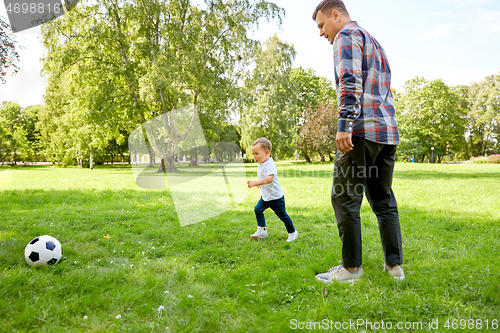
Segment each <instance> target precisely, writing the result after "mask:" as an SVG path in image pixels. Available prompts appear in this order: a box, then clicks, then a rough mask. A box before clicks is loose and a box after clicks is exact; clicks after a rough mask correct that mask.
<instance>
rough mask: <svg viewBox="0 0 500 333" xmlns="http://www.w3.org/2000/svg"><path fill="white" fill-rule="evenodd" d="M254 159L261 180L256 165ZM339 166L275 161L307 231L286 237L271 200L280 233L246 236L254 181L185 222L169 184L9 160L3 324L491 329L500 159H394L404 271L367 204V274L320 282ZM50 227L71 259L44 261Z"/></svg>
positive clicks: (2, 199)
mask: <svg viewBox="0 0 500 333" xmlns="http://www.w3.org/2000/svg"><path fill="white" fill-rule="evenodd" d="M246 168H247V174H248V177H249V178H250V179H253V178H256V164H249V165H246ZM332 169H333V165H332V164H324V165H319V164H315V165H305V164H299V165H298V166H296V165H295V164H293V163H287V162H283V163H279V164H278V170H279V173H280V175H279V180H280V183H281V184H282V186H283V188H284V191H285V196H286V202H287V210H288V213H289V214H290V216H291V217H292V219H293V221H294V224H295V226H296V228H297V230H298V231H299V233H300V236H299V239H298V241H297V242H294V243H286V242H285V239H286V237H287V233H286V229H285V227H284V225H283V224H282V222H281V221H280V220H279V219H278V218H277V217H276V216H274V214H273V213H272V211H270V210H269V211H266V218H267V221H268V223H267V224H268V229H269V235H270V237H269V238H268V239H265V240H261V241H252V240H250V239H249V237H248V236H249V235H250V234H251V233H253V232H254V231H255V226H256V221H255V217H254V213H253V207H254V205H255V204H256V202H257V200H258V198H259V196H260V194H259V193H260V192H259V191H258V190H256V189H249V190H248V196H247V198H246V199H245V201H244V202H243V203H241V204H239V205H237V206H236V207H235V208H233V209H232V210H230V211H227V212H225V213H223V214H221V215H219V216H217V217H213V218H211V219H208V220H206V221H203V222H201V223H196V224H193V225H189V226H186V227H180V224H179V221H178V219H177V215H176V214H175V210H174V202H173V200H172V197H171V196H170V194H169V192H168V191H164V190H143V189H140V188H138V187H136V186H135V184H134V179H133V176H132V171H131V169H130V168H129V167H128V166H122V167H116V166H115V167H106V168H104V167H101V168H97V169H95V170H93V171H90V170H81V169H72V168H66V169H62V168H54V167H12V168H9V167H2V168H0V244H1V245H0V332H29V331H35V330H36V331H37V332H38V331H39V332H66V331H72V332H78V331H94V332H103V331H107V332H127V331H130V332H168V331H171V332H281V331H296V330H293V329H292V328H291V324H290V321H291V320H293V319H295V320H297V322H306V321H312V322H320V321H322V320H324V319H328V320H331V321H333V322H349V320H353V321H356V320H358V319H364V320H366V321H370V322H372V323H374V322H381V321H382V320H383V321H384V322H385V323H387V322H392V323H396V322H421V323H423V325H424V328H425V327H427V325H428V323H429V322H432V321H435V320H436V319H439V325H440V326H439V328H440V329H439V330H438V331H441V332H442V331H448V330H447V329H446V328H444V324H445V322H446V320H448V319H457V320H460V319H467V320H470V319H474V320H484V324H483V330H484V328H485V325H486V322H485V321H486V320H488V321H489V326H490V327H491V323H492V321H493V320H500V300H499V295H500V269H499V262H500V260H499V259H500V241H499V235H500V165H482V164H462V165H435V164H434V165H428V164H427V165H422V164H397V166H396V171H395V178H394V186H393V189H394V192H395V194H396V197H397V199H398V203H399V209H400V216H401V225H402V231H403V246H404V253H405V264H404V269H405V273H406V277H407V278H406V280H404V281H401V282H396V281H393V280H392V279H390V278H389V276H388V275H387V274H386V273H385V272H383V270H382V264H383V253H382V248H381V244H380V238H379V233H378V227H377V222H376V218H375V216H374V215H373V213H372V212H371V210H370V208H369V206H368V204H367V203H366V202H364V203H363V206H362V228H363V242H364V243H363V270H364V272H365V276H364V277H363V279H362V280H361V281H360V282H358V283H355V284H352V285H350V284H349V285H344V284H337V283H336V284H332V285H329V286H326V287H325V285H323V284H321V283H320V282H317V281H316V280H315V279H314V276H315V274H317V273H320V272H324V271H326V270H327V269H328V268H330V267H331V266H334V265H337V264H338V262H339V261H340V259H341V258H340V241H339V238H338V232H337V227H336V224H335V219H334V215H333V209H332V207H331V205H330V187H331V182H332V181H331V171H332ZM189 171H192V170H189V169H188V168H187V167H186V168H185V169H182V172H184V173H187V172H189ZM42 234H49V235H52V236H54V237H56V238H57V239H59V241H60V242H61V244H62V246H63V259H62V261H61V262H60V263H59V264H57V265H56V266H52V267H48V268H44V269H33V268H31V267H29V266H27V265H26V264H25V262H24V247H25V246H26V244H27V243H28V242H29V241H30V240H31V239H32V238H34V237H36V236H39V235H42ZM106 234H109V235H110V236H111V237H110V238H109V239H106V238H104V236H105V235H106ZM160 306H163V308H164V309H163V310H161V311H158V308H159V307H160ZM84 316H86V317H85V318H87V319H84ZM117 316H120V317H118V318H117ZM458 323H459V322H458ZM167 327H168V330H167V329H166V328H167ZM474 328H476V326H474ZM318 331H328V330H318ZM333 331H336V330H335V329H333ZM345 331H353V330H345ZM367 331H371V330H370V329H368V330H367ZM380 331H382V330H380ZM387 331H391V332H392V331H398V330H396V329H392V330H387ZM414 331H429V330H428V329H423V330H414ZM450 331H464V332H468V331H474V329H470V328H464V329H460V325H458V329H457V330H450ZM484 331H487V330H484Z"/></svg>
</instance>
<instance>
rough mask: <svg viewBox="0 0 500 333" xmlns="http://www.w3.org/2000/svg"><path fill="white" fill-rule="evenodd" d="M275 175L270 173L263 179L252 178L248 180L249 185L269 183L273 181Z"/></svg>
mask: <svg viewBox="0 0 500 333" xmlns="http://www.w3.org/2000/svg"><path fill="white" fill-rule="evenodd" d="M273 179H274V175H269V176H267V177H265V178H262V179H261V180H250V181H249V182H247V184H248V187H255V186H260V185H267V184H270V183H272V182H273Z"/></svg>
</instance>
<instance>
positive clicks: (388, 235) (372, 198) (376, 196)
mask: <svg viewBox="0 0 500 333" xmlns="http://www.w3.org/2000/svg"><path fill="white" fill-rule="evenodd" d="M395 154H396V146H389V145H386V146H384V148H383V149H382V150H381V151H380V153H379V154H378V155H377V158H376V160H375V163H374V168H373V169H372V170H371V171H372V172H370V174H369V175H368V177H367V180H366V192H365V193H366V198H367V199H368V202H369V203H370V206H371V207H372V210H373V212H374V213H375V215H376V216H377V220H378V225H379V231H380V238H381V240H382V248H383V250H384V256H385V263H386V264H387V265H389V266H395V265H401V264H403V246H402V240H401V225H400V222H399V212H398V205H397V202H396V197H395V196H394V192H393V191H392V189H391V187H392V176H393V171H394V164H395Z"/></svg>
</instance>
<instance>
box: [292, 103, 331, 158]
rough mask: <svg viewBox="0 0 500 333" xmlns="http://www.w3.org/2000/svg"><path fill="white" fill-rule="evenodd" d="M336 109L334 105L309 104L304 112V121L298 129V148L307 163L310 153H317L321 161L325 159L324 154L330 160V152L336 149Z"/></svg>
mask: <svg viewBox="0 0 500 333" xmlns="http://www.w3.org/2000/svg"><path fill="white" fill-rule="evenodd" d="M336 110H337V107H336V105H335V106H334V105H322V104H320V105H318V106H314V107H313V106H311V107H310V108H309V110H308V112H306V113H305V117H304V123H303V125H302V127H301V128H300V131H299V142H298V148H299V149H300V150H301V151H302V152H303V153H304V156H305V158H306V161H307V162H308V163H311V159H310V156H311V154H312V153H317V154H319V156H320V158H321V163H323V162H324V161H325V156H328V157H329V159H330V161H331V160H332V157H331V154H332V152H333V150H336V143H335V135H336V133H337V122H336V118H337V113H336Z"/></svg>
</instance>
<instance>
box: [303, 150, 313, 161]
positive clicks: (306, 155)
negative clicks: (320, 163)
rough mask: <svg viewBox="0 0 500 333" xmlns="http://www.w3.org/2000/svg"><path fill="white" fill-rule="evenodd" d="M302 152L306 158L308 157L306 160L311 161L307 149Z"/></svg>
mask: <svg viewBox="0 0 500 333" xmlns="http://www.w3.org/2000/svg"><path fill="white" fill-rule="evenodd" d="M302 153H303V154H304V158H305V159H306V162H307V163H311V158H310V157H309V154H308V153H307V150H304V151H303V152H302Z"/></svg>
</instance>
